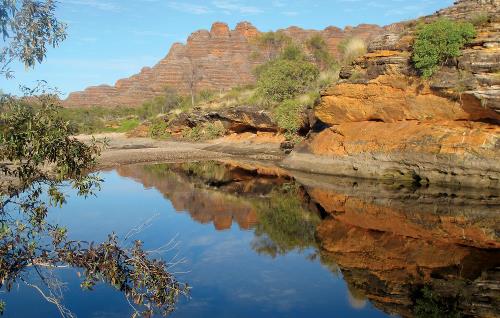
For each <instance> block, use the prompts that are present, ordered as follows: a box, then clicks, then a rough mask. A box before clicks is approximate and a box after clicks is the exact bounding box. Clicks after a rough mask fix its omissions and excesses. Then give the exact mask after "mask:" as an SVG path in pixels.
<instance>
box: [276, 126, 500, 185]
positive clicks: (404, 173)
mask: <svg viewBox="0 0 500 318" xmlns="http://www.w3.org/2000/svg"><path fill="white" fill-rule="evenodd" d="M499 150H500V126H497V125H490V124H483V123H474V122H463V121H455V122H441V123H432V122H427V123H420V122H418V121H399V122H395V123H383V122H352V123H344V124H341V125H337V126H334V127H332V128H329V129H326V130H324V131H322V132H321V133H319V134H317V135H314V136H311V137H310V138H309V140H308V141H306V142H304V143H303V144H301V145H300V146H298V147H296V148H295V151H294V152H293V153H292V154H291V155H290V156H289V157H287V158H286V159H285V160H284V161H283V163H282V165H283V166H284V167H287V168H291V169H297V170H303V171H308V172H314V173H322V174H330V175H338V176H350V177H360V178H374V179H406V180H408V181H409V182H417V183H435V184H440V183H455V184H460V185H464V186H473V187H492V188H498V187H500V151H499Z"/></svg>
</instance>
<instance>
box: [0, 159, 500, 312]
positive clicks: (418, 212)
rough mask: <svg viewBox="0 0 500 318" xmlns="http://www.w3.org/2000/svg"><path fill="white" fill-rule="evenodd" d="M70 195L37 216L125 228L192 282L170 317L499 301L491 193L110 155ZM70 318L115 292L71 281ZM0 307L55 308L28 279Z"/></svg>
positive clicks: (121, 307) (410, 308)
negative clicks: (111, 160) (117, 160)
mask: <svg viewBox="0 0 500 318" xmlns="http://www.w3.org/2000/svg"><path fill="white" fill-rule="evenodd" d="M101 177H102V178H103V179H104V183H103V187H102V190H101V191H100V192H99V193H98V194H97V196H96V197H92V198H88V199H84V198H81V197H77V196H76V195H74V194H71V195H70V199H69V200H68V203H67V204H66V205H65V206H64V207H63V208H61V209H54V210H52V211H51V214H50V221H51V222H53V223H58V224H60V225H63V226H66V227H67V228H68V231H69V233H70V234H71V238H74V239H77V240H86V241H96V242H99V241H103V240H105V239H106V237H107V235H108V234H109V233H112V232H115V233H117V234H118V236H119V237H125V236H126V235H127V234H130V233H131V230H132V231H133V230H134V229H139V230H138V231H137V232H138V233H137V234H136V235H134V236H133V237H132V239H133V240H141V241H142V242H144V246H145V248H146V249H149V250H154V249H158V248H160V247H164V246H165V244H168V245H167V247H168V248H167V249H166V250H165V249H160V250H159V251H158V253H157V254H156V255H154V256H155V257H162V258H164V259H166V260H169V261H171V262H179V264H178V265H176V266H175V267H174V270H175V271H176V272H177V274H176V277H177V278H178V279H179V280H180V281H182V282H187V283H189V285H190V286H192V287H193V288H192V291H191V294H190V298H189V299H186V298H182V299H181V300H180V301H179V303H178V304H177V310H176V311H175V312H174V313H173V314H172V315H171V317H178V318H180V317H372V318H374V317H389V316H391V317H394V316H395V317H398V316H400V317H430V315H431V314H434V315H435V316H434V317H447V316H449V317H460V315H462V316H476V317H494V316H498V315H499V301H500V300H499V299H500V291H499V286H500V277H499V276H500V275H499V269H498V268H499V266H500V253H499V248H500V241H499V238H498V235H499V233H500V225H499V224H500V216H499V213H500V211H499V199H498V193H495V192H488V191H484V190H482V191H481V192H474V191H472V190H460V189H452V190H451V189H442V188H439V189H433V188H426V189H421V188H416V187H414V186H413V185H404V184H379V183H376V182H369V181H360V180H346V179H334V178H326V177H319V176H311V175H302V174H297V173H292V172H288V171H283V170H281V169H279V168H275V167H272V166H267V165H262V164H257V163H248V162H245V163H241V162H224V163H217V162H200V163H182V164H155V165H134V166H124V167H120V168H117V169H115V170H111V171H104V172H102V173H101ZM57 275H58V276H59V278H60V279H61V280H62V281H64V282H65V283H66V285H65V287H64V289H63V292H64V304H65V305H66V307H68V308H69V309H70V310H71V311H72V312H73V313H74V314H75V315H76V316H77V317H96V318H97V317H129V316H130V315H131V313H132V310H131V308H130V306H129V304H128V303H127V301H126V300H125V298H124V296H123V294H121V293H120V292H117V291H115V290H114V289H113V288H112V287H109V286H107V285H104V284H101V285H98V286H97V287H96V288H95V289H94V290H93V291H82V290H81V289H80V286H79V284H80V279H79V277H78V276H77V275H76V271H75V270H73V269H62V270H58V271H57ZM2 298H3V299H4V300H5V301H6V303H7V310H6V312H5V314H4V316H5V317H58V316H59V314H58V311H57V309H56V308H55V307H54V306H53V305H51V304H49V303H47V302H46V301H44V300H42V299H41V297H40V295H39V294H38V293H37V292H36V291H35V290H33V289H31V288H28V287H25V286H23V285H19V287H18V288H15V289H14V290H13V291H12V292H11V293H8V294H4V295H2Z"/></svg>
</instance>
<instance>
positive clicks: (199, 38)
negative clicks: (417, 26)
mask: <svg viewBox="0 0 500 318" xmlns="http://www.w3.org/2000/svg"><path fill="white" fill-rule="evenodd" d="M381 30H382V28H381V27H378V26H375V25H368V24H363V25H359V26H357V27H346V28H345V29H344V30H342V29H339V28H336V27H328V28H326V29H324V30H322V31H316V30H304V29H301V28H298V27H290V28H287V29H284V30H281V31H283V32H284V33H285V34H287V35H289V36H290V37H291V38H293V39H294V40H295V41H297V42H299V43H303V42H304V41H306V40H307V39H308V38H309V37H311V36H312V35H314V34H321V35H322V36H323V38H324V39H325V41H326V42H327V44H328V47H329V49H330V51H331V53H332V54H334V55H338V49H337V47H338V44H339V43H340V41H342V40H343V39H344V38H349V37H358V38H362V39H365V40H367V39H370V38H372V37H373V36H374V35H376V34H378V33H380V32H381ZM259 33H260V31H259V30H257V29H256V28H255V27H254V26H253V25H251V24H250V23H248V22H241V23H238V24H237V25H236V28H235V29H234V30H230V29H229V27H228V25H227V24H225V23H220V22H216V23H214V24H213V25H212V28H211V30H210V31H207V30H199V31H196V32H194V33H192V34H191V36H190V37H189V38H188V39H187V42H186V44H181V43H175V44H174V45H172V47H171V49H170V52H169V53H168V55H167V56H166V57H165V58H164V59H162V60H161V61H160V62H158V64H156V65H155V66H153V67H152V68H149V67H145V68H143V69H142V70H141V72H140V73H139V74H136V75H133V76H131V77H129V78H126V79H121V80H118V81H117V82H116V84H115V85H114V86H109V85H101V86H95V87H89V88H87V89H85V90H84V91H82V92H74V93H71V94H70V95H69V97H68V98H67V99H66V101H64V105H65V106H67V107H75V106H132V107H133V106H140V105H141V104H142V103H143V102H144V101H147V100H149V99H151V98H153V97H155V96H159V95H162V94H163V92H164V89H165V88H166V87H167V86H169V87H173V88H176V89H178V90H179V91H180V92H181V93H187V92H188V91H189V90H188V83H187V81H186V78H185V77H186V75H185V70H186V69H189V68H190V67H192V65H194V66H196V67H197V68H199V69H200V70H201V77H202V79H201V81H200V82H199V83H198V85H197V86H198V87H197V88H198V89H199V90H203V89H209V90H215V91H219V90H227V89H229V88H231V87H234V86H238V85H245V84H249V83H252V82H253V81H254V80H255V79H254V75H253V73H252V71H253V69H254V68H255V66H257V65H259V64H261V63H263V61H264V59H263V57H259V56H258V55H256V54H254V53H255V52H257V51H258V49H257V47H256V43H255V41H254V39H255V37H256V36H257V35H258V34H259Z"/></svg>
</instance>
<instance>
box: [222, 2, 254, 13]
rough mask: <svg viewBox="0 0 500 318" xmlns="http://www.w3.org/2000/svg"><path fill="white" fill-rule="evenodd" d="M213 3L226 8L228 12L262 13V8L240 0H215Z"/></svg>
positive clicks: (223, 8)
mask: <svg viewBox="0 0 500 318" xmlns="http://www.w3.org/2000/svg"><path fill="white" fill-rule="evenodd" d="M212 5H213V6H214V7H216V8H217V9H220V10H224V11H226V12H228V13H230V12H239V13H243V14H256V13H261V12H262V9H260V8H257V7H254V6H246V5H244V4H243V3H241V2H240V1H235V0H214V1H212Z"/></svg>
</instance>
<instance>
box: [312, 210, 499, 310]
mask: <svg viewBox="0 0 500 318" xmlns="http://www.w3.org/2000/svg"><path fill="white" fill-rule="evenodd" d="M317 237H318V240H319V241H320V245H321V250H322V252H321V253H322V259H323V260H327V261H328V262H335V263H336V264H337V265H338V266H339V267H340V269H341V271H342V274H343V277H344V279H345V280H346V281H347V283H348V285H349V287H350V289H354V290H362V291H363V295H365V296H366V298H367V299H369V300H370V301H371V302H372V303H373V304H374V305H375V306H376V307H378V308H381V309H382V310H384V311H385V312H387V313H390V314H398V315H399V316H401V317H413V316H414V315H413V313H412V311H413V305H414V302H413V298H412V297H413V293H414V291H415V288H418V287H419V286H423V285H424V284H426V285H431V286H437V287H436V288H440V293H442V294H443V295H448V296H450V297H455V296H456V295H457V294H458V295H460V297H463V299H464V301H461V302H460V304H459V306H460V310H461V311H463V313H464V314H466V315H467V314H471V315H472V316H474V317H495V316H497V315H498V314H499V313H498V308H497V306H496V304H497V303H498V299H500V298H499V297H500V292H499V290H500V289H499V287H500V282H499V281H498V275H497V276H495V274H494V273H493V274H488V275H489V276H490V277H488V275H487V276H484V277H483V275H486V274H485V272H486V271H491V270H492V269H494V268H496V267H497V266H499V265H500V254H499V250H498V249H497V250H478V249H475V248H471V247H466V246H461V245H455V244H447V243H442V242H433V241H427V240H422V239H414V238H410V237H405V236H402V235H396V234H393V233H389V232H382V231H378V230H368V229H364V228H360V227H356V226H352V225H350V224H345V223H343V222H342V221H337V220H335V219H333V218H331V219H328V220H325V221H323V222H322V223H321V224H320V225H319V226H318V230H317ZM495 277H496V278H495ZM457 288H459V290H457ZM355 304H356V303H355Z"/></svg>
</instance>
